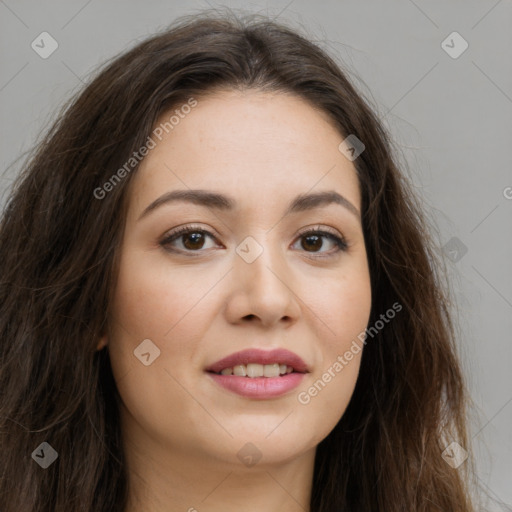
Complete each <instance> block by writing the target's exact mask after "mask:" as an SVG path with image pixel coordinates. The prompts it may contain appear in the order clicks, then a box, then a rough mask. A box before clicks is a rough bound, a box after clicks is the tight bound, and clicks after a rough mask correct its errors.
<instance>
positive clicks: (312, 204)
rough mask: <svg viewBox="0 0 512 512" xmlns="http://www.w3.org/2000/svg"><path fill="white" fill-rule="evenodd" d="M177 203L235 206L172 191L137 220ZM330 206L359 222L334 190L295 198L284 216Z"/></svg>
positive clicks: (204, 194) (215, 196)
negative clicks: (332, 205)
mask: <svg viewBox="0 0 512 512" xmlns="http://www.w3.org/2000/svg"><path fill="white" fill-rule="evenodd" d="M177 201H185V202H189V203H193V204H197V205H199V206H204V207H206V208H213V209H216V210H224V211H231V210H234V209H235V208H236V206H237V202H236V200H235V199H233V198H231V197H228V196H225V195H223V194H219V193H216V192H209V191H207V190H191V189H189V190H173V191H172V192H167V193H166V194H163V195H162V196H160V197H159V198H157V199H155V201H153V202H152V203H151V204H150V205H149V206H147V207H146V208H145V209H144V211H143V212H142V213H141V215H140V216H139V219H138V220H141V219H142V218H143V217H146V216H147V215H148V214H149V213H151V212H152V211H154V210H156V209H157V208H159V207H161V206H163V205H166V204H170V203H173V202H177ZM331 204H338V205H341V206H343V207H344V208H346V209H347V210H348V211H350V212H351V213H352V214H354V215H355V216H356V217H357V218H358V220H359V221H361V214H360V213H359V210H358V209H357V208H356V207H355V206H354V205H353V204H352V203H351V202H350V201H349V200H348V199H347V198H346V197H343V196H342V195H341V194H338V192H335V191H334V190H327V191H324V192H314V193H309V194H300V195H298V196H297V197H295V198H294V199H293V200H292V201H291V203H290V205H289V206H288V208H287V209H286V211H285V213H284V215H285V216H286V215H289V214H291V213H298V212H304V211H307V210H313V209H314V208H319V207H322V206H328V205H331Z"/></svg>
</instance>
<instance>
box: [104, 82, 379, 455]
mask: <svg viewBox="0 0 512 512" xmlns="http://www.w3.org/2000/svg"><path fill="white" fill-rule="evenodd" d="M178 108H179V106H178ZM185 110H186V111H187V112H188V113H187V114H186V115H182V116H180V119H179V122H178V123H175V124H173V128H172V129H168V133H166V132H165V131H163V136H162V135H160V138H161V140H158V138H155V137H153V138H154V139H155V142H156V146H155V147H154V148H153V149H151V150H150V151H149V153H148V154H147V156H146V157H145V159H144V160H143V162H142V163H141V166H140V169H139V170H138V172H137V174H136V175H135V176H134V177H133V181H132V182H131V184H130V189H129V208H128V214H127V218H126V230H125V235H124V240H123V243H122V247H121V248H120V250H121V258H120V268H119V279H118V283H117V288H116V290H115V302H114V304H113V318H111V329H110V332H109V335H108V337H107V338H105V339H104V340H103V341H104V342H106V343H107V345H108V350H109V352H110V357H111V362H112V369H113V373H114V378H115V380H116V384H117V387H118V390H119V393H120V396H121V398H122V403H121V415H122V422H123V427H124V428H125V429H126V430H127V431H129V432H131V436H132V437H131V441H132V442H135V443H140V444H141V445H143V444H144V443H146V444H149V443H151V444H152V445H153V446H159V447H160V449H161V450H163V451H168V452H169V453H175V454H176V453H181V454H183V455H184V456H187V457H189V458H194V457H198V458H199V457H200V458H201V460H208V459H210V460H214V461H215V462H216V463H219V464H238V465H240V464H242V462H243V460H244V459H243V455H246V453H245V452H247V454H248V455H257V456H258V457H261V458H260V461H259V463H260V464H265V463H269V464H272V463H277V462H279V461H284V460H290V459H292V458H293V457H298V456H300V455H301V454H305V453H306V452H311V450H314V449H315V447H316V445H317V444H318V443H319V442H320V441H321V440H322V439H324V438H325V437H326V436H327V435H328V433H329V432H330V431H331V430H332V429H333V428H334V426H335V425H336V423H337V422H338V420H339V419H340V418H341V416H342V415H343V413H344V411H345V409H346V407H347V405H348V402H349V400H350V397H351V395H352V392H353V390H354V386H355V383H356V379H357V375H358V371H359V365H360V359H361V354H362V350H361V346H362V343H361V342H360V341H359V340H358V335H360V334H361V332H364V330H365V328H366V326H367V324H368V320H369V315H370V305H371V289H370V276H369V270H368V264H367V255H366V251H365V245H364V238H363V231H362V226H361V220H360V213H359V212H360V208H361V205H360V190H359V185H358V179H357V175H356V170H355V167H354V165H353V163H352V162H350V161H349V160H348V159H347V158H345V156H344V155H343V154H342V153H341V152H340V151H339V150H338V146H339V144H340V143H341V141H342V140H343V138H344V137H343V136H342V135H341V134H340V133H339V132H338V131H337V130H336V129H335V127H334V126H333V125H332V124H331V123H330V121H329V119H328V117H327V116H326V115H325V114H323V113H320V112H319V111H317V110H315V109H313V108H312V107H311V106H310V105H309V104H308V103H306V102H304V101H303V100H302V99H299V98H297V97H295V96H292V95H286V94H271V93H266V92H265V93H264V92H260V91H250V92H244V93H239V92H232V91H224V92H217V93H215V94H210V95H209V96H206V97H202V98H197V105H196V106H195V107H194V108H192V109H183V111H182V112H184V111H185ZM171 114H172V113H171ZM171 114H166V116H164V117H163V118H162V120H161V121H162V122H165V121H166V120H168V119H169V117H170V115H171ZM160 132H162V130H160V131H159V132H158V133H159V134H160ZM193 191H201V193H198V192H195V193H194V192H193ZM180 192H181V193H187V194H188V196H185V195H183V194H182V196H181V197H179V196H177V195H176V193H180ZM173 193H174V196H173ZM321 193H327V194H326V195H324V196H320V195H318V194H321ZM309 195H311V197H310V198H308V197H307V196H309ZM322 197H323V199H322ZM356 347H357V348H356ZM244 351H245V352H244ZM240 352H241V354H240ZM349 353H350V354H351V356H350V354H349ZM232 355H233V357H232V358H228V359H227V360H226V359H225V358H227V357H228V356H232ZM223 360H224V361H223ZM342 361H343V362H342ZM216 363H218V364H216ZM261 372H263V376H259V375H261ZM247 373H248V374H249V375H247ZM247 443H251V445H247ZM252 445H253V446H252ZM241 449H242V452H240V450H241ZM244 450H245V452H244ZM251 451H253V452H254V453H251ZM237 454H238V455H237Z"/></svg>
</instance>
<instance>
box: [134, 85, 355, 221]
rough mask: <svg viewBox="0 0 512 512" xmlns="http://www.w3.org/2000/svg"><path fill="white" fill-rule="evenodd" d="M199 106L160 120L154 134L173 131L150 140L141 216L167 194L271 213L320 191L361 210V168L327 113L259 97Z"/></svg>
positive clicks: (273, 96) (280, 97)
mask: <svg viewBox="0 0 512 512" xmlns="http://www.w3.org/2000/svg"><path fill="white" fill-rule="evenodd" d="M196 101H197V104H196V106H195V107H193V108H192V109H188V108H187V109H183V110H182V111H181V110H180V105H176V106H175V107H173V109H172V111H170V112H166V113H165V114H164V115H162V116H161V118H160V119H159V120H158V122H157V124H156V126H155V128H158V127H165V126H167V129H166V130H165V129H162V128H161V129H160V131H159V132H158V133H160V138H161V140H159V138H156V137H155V136H152V137H153V139H154V141H155V143H156V145H155V147H154V148H153V149H152V150H150V151H149V153H148V154H147V156H146V157H145V159H144V160H143V161H142V163H141V166H140V168H139V171H138V172H137V175H136V176H134V181H133V184H132V192H133V193H134V197H133V199H134V201H133V202H134V203H135V207H136V209H137V210H138V211H141V210H142V209H143V208H144V206H145V205H147V204H148V202H150V201H151V200H154V199H155V198H156V197H158V196H159V195H161V194H162V193H164V192H167V191H169V190H173V189H187V188H201V189H214V190H217V191H223V192H225V193H229V194H230V195H234V196H236V197H238V198H240V201H239V202H240V203H241V204H243V203H244V200H245V201H246V202H247V201H250V202H258V203H259V204H264V203H267V202H268V204H269V205H272V204H276V201H277V202H287V199H288V198H289V197H291V196H295V195H297V194H299V193H304V192H307V191H310V190H312V191H314V189H315V188H318V189H333V190H336V191H338V192H339V193H341V194H343V195H344V196H345V197H347V199H349V200H350V201H351V202H352V203H353V204H354V205H355V206H356V207H357V208H360V199H359V185H358V179H357V173H356V170H355V167H354V165H353V163H352V162H350V161H349V160H348V159H346V158H345V157H344V156H343V155H342V153H341V152H340V151H339V150H338V146H339V144H340V142H341V141H342V140H343V138H344V136H343V135H342V134H341V133H340V132H339V131H338V130H337V129H336V128H335V126H334V123H333V122H332V120H331V119H330V118H329V117H328V115H327V114H326V113H324V112H321V111H320V110H318V109H315V108H314V107H313V106H311V105H310V104H309V103H308V102H306V101H305V100H303V99H301V98H299V97H297V96H294V95H290V94H284V93H269V92H262V91H254V90H251V91H244V92H239V91H221V92H216V93H214V94H210V95H207V96H204V97H198V98H197V99H196ZM176 110H178V112H177V114H179V115H175V116H174V118H173V123H172V124H171V123H169V119H170V117H171V116H172V115H173V113H175V112H176ZM185 112H187V113H185ZM166 122H167V125H165V123H166ZM153 133H155V132H153Z"/></svg>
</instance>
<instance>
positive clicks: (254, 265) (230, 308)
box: [226, 244, 301, 327]
mask: <svg viewBox="0 0 512 512" xmlns="http://www.w3.org/2000/svg"><path fill="white" fill-rule="evenodd" d="M260 245H262V247H263V252H262V253H261V254H260V255H259V256H258V257H257V258H256V259H255V260H254V261H252V262H251V263H248V262H247V261H246V260H245V259H244V258H242V257H241V256H239V255H238V254H236V255H235V257H234V262H233V271H232V272H231V280H232V281H231V282H232V289H231V293H230V295H229V297H228V300H227V304H226V316H227V319H228V321H229V322H230V323H234V324H239V323H244V322H254V323H255V324H257V323H259V324H261V326H264V327H271V326H274V325H279V323H281V324H282V325H283V327H287V326H290V325H292V324H294V323H295V322H296V321H297V319H298V318H299V315H300V311H301V310H300V299H299V297H298V296H297V295H296V292H295V291H294V288H297V283H294V277H293V272H292V269H290V268H289V265H288V264H287V263H286V259H285V257H284V255H283V254H280V253H279V251H277V250H274V251H271V250H270V248H269V247H268V245H266V246H263V244H260Z"/></svg>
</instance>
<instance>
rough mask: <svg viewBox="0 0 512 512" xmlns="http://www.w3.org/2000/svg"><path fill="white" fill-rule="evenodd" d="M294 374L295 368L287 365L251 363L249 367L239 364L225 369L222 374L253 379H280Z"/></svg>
mask: <svg viewBox="0 0 512 512" xmlns="http://www.w3.org/2000/svg"><path fill="white" fill-rule="evenodd" d="M292 372H293V368H292V367H291V366H286V365H285V364H279V363H273V364H256V363H249V364H247V365H245V364H239V365H237V366H234V367H233V368H224V370H222V371H221V372H220V373H221V375H236V376H238V377H249V378H251V379H253V378H255V377H279V375H284V374H286V373H292Z"/></svg>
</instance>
